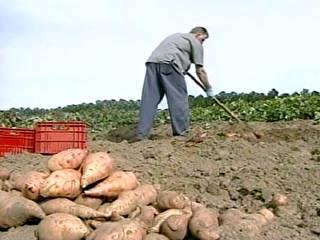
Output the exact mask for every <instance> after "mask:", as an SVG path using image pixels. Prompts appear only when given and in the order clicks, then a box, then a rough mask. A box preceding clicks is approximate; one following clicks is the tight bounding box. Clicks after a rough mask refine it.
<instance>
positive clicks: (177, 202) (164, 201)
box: [157, 191, 190, 210]
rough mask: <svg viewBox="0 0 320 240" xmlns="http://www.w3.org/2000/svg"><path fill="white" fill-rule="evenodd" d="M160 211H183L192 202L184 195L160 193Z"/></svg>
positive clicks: (167, 192)
mask: <svg viewBox="0 0 320 240" xmlns="http://www.w3.org/2000/svg"><path fill="white" fill-rule="evenodd" d="M157 204H158V207H159V208H160V209H163V210H166V209H183V208H185V207H187V206H188V205H190V200H189V199H188V198H187V197H186V196H185V195H184V194H182V193H178V192H175V191H160V192H159V194H158V197H157Z"/></svg>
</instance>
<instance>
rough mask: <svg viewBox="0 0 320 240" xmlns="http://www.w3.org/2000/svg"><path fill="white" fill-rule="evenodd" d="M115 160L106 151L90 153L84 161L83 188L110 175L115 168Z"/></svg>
mask: <svg viewBox="0 0 320 240" xmlns="http://www.w3.org/2000/svg"><path fill="white" fill-rule="evenodd" d="M113 163H114V160H113V158H111V157H110V156H109V154H108V153H106V152H96V153H91V154H89V155H88V156H87V157H86V158H85V160H84V161H83V163H82V176H81V186H82V188H85V187H87V186H88V185H90V184H92V183H95V182H97V181H99V180H102V179H104V178H106V177H108V176H109V175H110V173H111V171H112V170H113Z"/></svg>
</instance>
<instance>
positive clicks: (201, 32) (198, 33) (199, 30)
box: [190, 27, 209, 43]
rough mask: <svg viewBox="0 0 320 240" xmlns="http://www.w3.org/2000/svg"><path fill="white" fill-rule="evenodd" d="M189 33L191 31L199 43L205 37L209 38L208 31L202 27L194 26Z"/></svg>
mask: <svg viewBox="0 0 320 240" xmlns="http://www.w3.org/2000/svg"><path fill="white" fill-rule="evenodd" d="M190 33H192V34H193V35H194V36H195V37H196V38H197V39H198V40H199V41H200V43H203V42H204V41H205V40H206V39H207V38H209V33H208V31H207V29H206V28H204V27H194V28H192V29H191V31H190Z"/></svg>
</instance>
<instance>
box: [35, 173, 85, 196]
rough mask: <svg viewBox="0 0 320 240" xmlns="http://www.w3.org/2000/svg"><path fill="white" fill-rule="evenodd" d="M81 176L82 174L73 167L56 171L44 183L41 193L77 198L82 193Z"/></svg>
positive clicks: (42, 194)
mask: <svg viewBox="0 0 320 240" xmlns="http://www.w3.org/2000/svg"><path fill="white" fill-rule="evenodd" d="M80 177H81V174H80V173H79V172H78V171H76V170H73V169H63V170H57V171H54V172H52V173H51V174H50V176H49V177H48V178H46V180H45V182H44V183H43V184H42V186H41V189H40V194H41V196H43V197H67V198H75V197H77V196H78V195H80V193H81V187H80Z"/></svg>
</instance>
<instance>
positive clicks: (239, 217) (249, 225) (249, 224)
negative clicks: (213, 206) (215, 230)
mask: <svg viewBox="0 0 320 240" xmlns="http://www.w3.org/2000/svg"><path fill="white" fill-rule="evenodd" d="M273 218H274V215H273V213H272V212H271V211H270V210H268V209H266V208H264V209H261V210H260V211H259V212H258V213H253V214H246V213H241V212H240V211H234V210H232V211H231V212H230V211H229V210H227V211H226V212H225V213H224V214H222V215H221V217H220V219H221V220H222V225H221V226H220V232H222V233H223V231H225V229H227V228H228V227H231V228H236V229H238V230H239V231H240V232H246V233H247V234H248V236H252V237H254V236H256V235H257V234H259V233H261V231H262V230H263V227H264V226H265V225H267V224H268V223H270V222H271V220H272V219H273Z"/></svg>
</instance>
